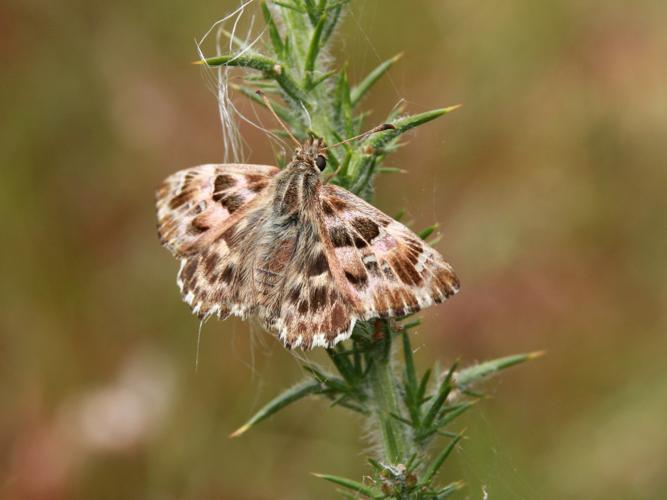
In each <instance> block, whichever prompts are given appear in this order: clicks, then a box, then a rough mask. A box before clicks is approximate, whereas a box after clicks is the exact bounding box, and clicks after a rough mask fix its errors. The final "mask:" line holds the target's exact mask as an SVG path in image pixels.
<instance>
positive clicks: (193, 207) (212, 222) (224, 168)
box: [156, 164, 279, 256]
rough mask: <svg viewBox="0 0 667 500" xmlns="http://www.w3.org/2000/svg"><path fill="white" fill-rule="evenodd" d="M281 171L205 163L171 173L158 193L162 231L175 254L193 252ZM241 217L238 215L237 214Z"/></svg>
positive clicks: (166, 245) (240, 165)
mask: <svg viewBox="0 0 667 500" xmlns="http://www.w3.org/2000/svg"><path fill="white" fill-rule="evenodd" d="M278 172H279V169H277V168H276V167H271V166H268V165H243V164H225V165H212V164H210V165H201V166H199V167H194V168H189V169H186V170H181V171H180V172H176V173H175V174H172V175H171V176H169V177H168V178H167V179H165V181H164V182H163V183H162V185H161V186H160V187H159V188H158V190H157V193H156V198H157V216H158V235H159V237H160V241H161V242H162V244H163V245H164V246H165V247H166V248H167V249H168V250H169V251H170V252H171V253H172V254H173V255H175V256H182V255H184V254H187V253H191V252H192V251H193V249H194V247H196V246H197V242H198V241H201V242H202V244H200V245H199V246H203V245H205V244H206V242H207V240H208V239H210V238H202V236H204V235H205V234H206V233H208V234H211V233H212V231H211V229H220V228H221V227H222V226H223V224H225V223H229V222H231V221H230V220H229V219H231V218H233V217H234V214H236V213H237V212H239V210H240V209H241V208H242V207H243V206H244V205H247V204H248V203H249V202H251V201H252V200H253V199H255V198H256V197H257V195H258V194H259V193H261V192H262V191H264V189H265V188H266V187H267V185H268V184H269V181H270V179H271V177H273V176H274V175H275V174H276V173H278ZM237 217H238V215H237Z"/></svg>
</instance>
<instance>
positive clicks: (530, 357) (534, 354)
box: [526, 351, 547, 360]
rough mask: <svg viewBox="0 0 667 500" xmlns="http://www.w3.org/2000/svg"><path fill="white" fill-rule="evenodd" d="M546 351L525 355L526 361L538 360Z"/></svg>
mask: <svg viewBox="0 0 667 500" xmlns="http://www.w3.org/2000/svg"><path fill="white" fill-rule="evenodd" d="M546 354H547V351H533V352H529V353H528V354H526V360H532V359H539V358H541V357H543V356H546Z"/></svg>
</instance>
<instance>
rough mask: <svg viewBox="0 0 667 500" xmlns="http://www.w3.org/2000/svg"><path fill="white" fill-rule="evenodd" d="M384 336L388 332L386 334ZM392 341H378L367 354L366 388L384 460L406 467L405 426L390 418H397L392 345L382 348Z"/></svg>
mask: <svg viewBox="0 0 667 500" xmlns="http://www.w3.org/2000/svg"><path fill="white" fill-rule="evenodd" d="M386 335H387V337H388V335H389V333H387V334H386ZM385 342H391V340H390V339H388V338H387V339H385V340H383V341H382V342H378V344H377V346H376V348H375V349H374V350H373V351H372V352H371V353H370V354H369V355H370V356H371V359H372V362H371V364H370V367H369V370H368V379H367V387H368V392H369V393H370V394H369V399H370V400H371V401H372V402H373V405H374V408H373V417H374V418H375V419H376V420H377V427H378V429H379V431H380V435H381V437H382V447H383V453H384V458H385V460H387V461H388V462H389V464H390V465H398V464H401V463H402V464H405V461H406V460H407V458H408V456H409V450H410V446H409V442H410V441H409V439H408V436H407V435H406V428H405V426H404V425H403V424H402V423H401V422H399V421H398V420H396V419H395V418H394V417H392V415H400V414H401V409H400V406H399V401H400V394H399V393H398V390H399V387H400V386H399V384H398V383H397V381H396V377H395V375H394V371H393V367H392V362H391V355H390V350H391V346H388V348H387V347H385V346H384V345H381V344H383V343H385Z"/></svg>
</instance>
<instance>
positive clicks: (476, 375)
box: [454, 351, 544, 389]
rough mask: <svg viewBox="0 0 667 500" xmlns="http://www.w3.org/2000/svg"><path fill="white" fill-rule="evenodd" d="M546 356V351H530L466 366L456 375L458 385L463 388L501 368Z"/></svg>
mask: <svg viewBox="0 0 667 500" xmlns="http://www.w3.org/2000/svg"><path fill="white" fill-rule="evenodd" d="M542 356H544V351H536V352H529V353H526V354H515V355H514V356H506V357H504V358H498V359H494V360H492V361H486V362H484V363H480V364H478V365H474V366H470V367H468V368H465V369H463V370H461V371H459V372H458V373H456V376H455V377H454V379H455V383H456V385H457V386H458V387H459V388H461V389H464V388H467V387H468V386H469V385H471V384H473V383H475V382H479V381H480V380H482V379H486V378H489V377H491V376H493V375H495V374H496V373H498V372H499V371H501V370H504V369H506V368H509V367H511V366H514V365H518V364H520V363H524V362H526V361H530V360H533V359H538V358H541V357H542Z"/></svg>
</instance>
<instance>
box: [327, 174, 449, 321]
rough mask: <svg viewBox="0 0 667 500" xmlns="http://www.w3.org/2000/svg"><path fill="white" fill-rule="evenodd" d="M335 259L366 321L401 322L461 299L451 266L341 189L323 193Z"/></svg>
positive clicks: (332, 255)
mask: <svg viewBox="0 0 667 500" xmlns="http://www.w3.org/2000/svg"><path fill="white" fill-rule="evenodd" d="M321 203H322V214H323V217H324V220H325V226H326V228H327V233H328V234H327V237H328V240H329V242H330V247H329V248H330V250H329V254H330V258H331V257H332V258H333V259H334V260H335V261H336V264H335V265H336V266H339V267H340V268H341V270H342V272H343V275H344V277H345V280H346V282H347V283H346V284H347V285H348V286H349V287H351V288H352V289H353V290H354V293H355V295H356V297H358V299H359V303H360V304H361V306H362V308H361V311H360V312H359V318H360V319H369V318H374V317H390V316H393V317H400V316H405V315H406V314H410V313H414V312H416V311H419V310H420V309H423V308H425V307H428V306H430V305H432V304H433V303H436V302H442V301H443V300H445V299H446V298H447V297H449V296H451V295H453V294H455V293H456V292H457V291H458V289H459V282H458V279H457V277H456V275H455V274H454V271H453V270H452V268H451V266H450V265H449V264H448V263H447V262H445V261H444V259H443V258H442V257H441V256H440V254H438V252H436V251H435V250H433V249H432V248H431V247H430V246H428V245H427V244H426V243H424V242H423V241H421V239H420V238H419V237H418V236H417V235H416V234H414V233H413V232H412V231H410V230H409V229H408V228H407V227H405V226H404V225H402V224H401V223H399V222H397V221H395V220H393V219H392V218H391V217H389V216H387V215H386V214H384V213H382V212H381V211H380V210H378V209H377V208H375V207H373V206H372V205H370V204H368V203H366V202H365V201H364V200H362V199H360V198H359V197H357V196H355V195H353V194H352V193H350V192H349V191H346V190H344V189H342V188H340V187H338V186H334V185H330V184H329V185H326V186H324V187H323V188H322V201H321Z"/></svg>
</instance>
